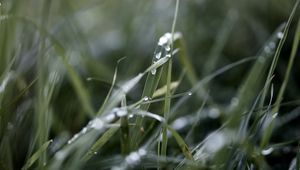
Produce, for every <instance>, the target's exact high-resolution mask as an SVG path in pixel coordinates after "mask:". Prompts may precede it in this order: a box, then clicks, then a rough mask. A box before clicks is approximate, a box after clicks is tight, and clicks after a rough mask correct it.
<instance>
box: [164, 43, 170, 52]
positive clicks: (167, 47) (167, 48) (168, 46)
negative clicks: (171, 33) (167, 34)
mask: <svg viewBox="0 0 300 170" xmlns="http://www.w3.org/2000/svg"><path fill="white" fill-rule="evenodd" d="M165 50H166V51H167V52H169V51H170V50H171V47H170V45H169V44H167V45H166V46H165Z"/></svg>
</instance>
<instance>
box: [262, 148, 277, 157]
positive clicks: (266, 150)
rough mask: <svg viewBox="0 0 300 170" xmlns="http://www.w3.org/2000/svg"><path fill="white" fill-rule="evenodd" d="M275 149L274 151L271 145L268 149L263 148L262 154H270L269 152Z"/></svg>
mask: <svg viewBox="0 0 300 170" xmlns="http://www.w3.org/2000/svg"><path fill="white" fill-rule="evenodd" d="M273 151H274V148H272V147H269V148H267V149H264V150H262V151H261V154H262V155H269V154H271V153H272V152H273Z"/></svg>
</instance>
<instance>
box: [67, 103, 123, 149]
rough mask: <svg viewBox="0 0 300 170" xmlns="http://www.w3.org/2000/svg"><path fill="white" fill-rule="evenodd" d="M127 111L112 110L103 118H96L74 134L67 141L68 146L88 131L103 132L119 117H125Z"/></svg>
mask: <svg viewBox="0 0 300 170" xmlns="http://www.w3.org/2000/svg"><path fill="white" fill-rule="evenodd" d="M127 114H128V111H127V109H126V108H123V107H121V108H114V109H113V110H112V111H111V112H110V113H109V114H107V115H106V116H104V117H96V118H95V119H93V120H91V121H90V122H89V123H88V124H87V126H85V127H84V128H82V129H81V131H80V132H79V133H77V134H75V135H74V136H73V137H72V138H71V139H70V140H69V141H68V144H71V143H73V142H75V141H76V140H77V139H78V138H79V137H81V136H83V135H84V134H86V133H87V132H89V131H90V130H92V129H94V130H103V129H105V128H106V127H107V126H108V125H109V123H111V122H114V121H115V120H117V119H118V118H120V117H123V116H126V115H127Z"/></svg>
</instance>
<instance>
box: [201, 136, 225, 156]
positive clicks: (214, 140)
mask: <svg viewBox="0 0 300 170" xmlns="http://www.w3.org/2000/svg"><path fill="white" fill-rule="evenodd" d="M225 144H226V136H225V134H224V133H223V132H217V133H213V134H212V135H211V136H209V137H208V138H207V140H206V142H205V144H204V145H205V149H206V150H207V151H208V152H209V153H215V152H217V151H218V150H220V149H221V148H222V147H223V146H224V145H225Z"/></svg>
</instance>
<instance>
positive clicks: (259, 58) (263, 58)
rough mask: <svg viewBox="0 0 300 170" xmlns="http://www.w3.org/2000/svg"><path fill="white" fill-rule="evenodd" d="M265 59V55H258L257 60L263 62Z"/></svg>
mask: <svg viewBox="0 0 300 170" xmlns="http://www.w3.org/2000/svg"><path fill="white" fill-rule="evenodd" d="M265 61H266V59H265V57H263V56H260V57H258V62H260V63H264V62H265Z"/></svg>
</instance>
